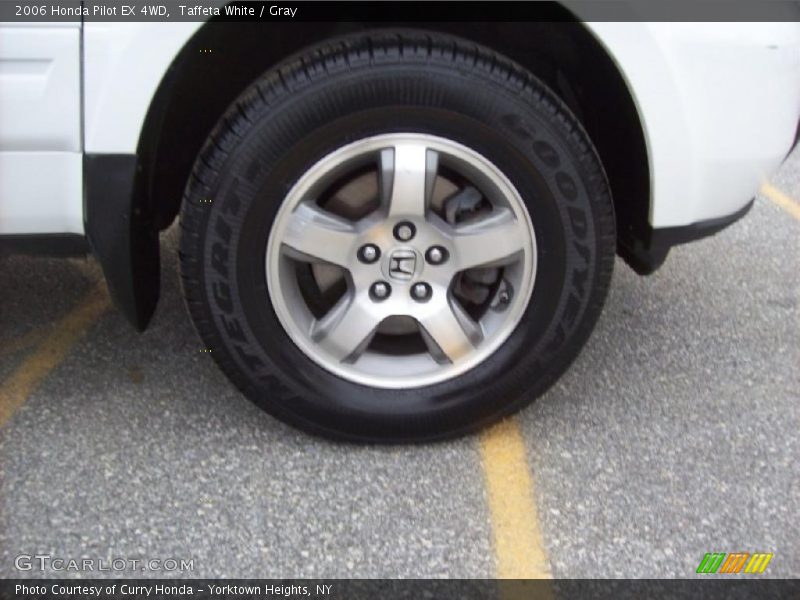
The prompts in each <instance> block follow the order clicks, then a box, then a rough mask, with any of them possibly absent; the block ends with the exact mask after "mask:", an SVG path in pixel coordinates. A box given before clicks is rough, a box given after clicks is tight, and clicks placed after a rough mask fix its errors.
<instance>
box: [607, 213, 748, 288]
mask: <svg viewBox="0 0 800 600" xmlns="http://www.w3.org/2000/svg"><path fill="white" fill-rule="evenodd" d="M754 202H755V198H754V199H753V200H750V202H748V203H747V204H746V205H745V206H743V207H742V208H740V209H739V210H737V211H736V212H735V213H733V214H730V215H725V216H724V217H719V218H716V219H708V220H706V221H698V222H697V223H692V224H691V225H683V226H680V227H664V228H661V229H652V228H650V229H649V231H648V233H647V236H646V239H644V240H636V241H635V242H634V243H633V244H620V246H619V248H618V252H619V255H620V256H621V257H622V258H623V259H624V260H625V262H627V263H628V264H629V265H630V267H631V268H632V269H633V270H634V271H636V272H637V273H638V274H639V275H650V274H651V273H653V272H655V271H656V270H657V269H658V268H659V267H660V266H661V265H662V264H664V261H665V260H666V258H667V254H669V251H670V249H671V248H672V247H673V246H677V245H679V244H686V243H688V242H693V241H695V240H699V239H702V238H705V237H708V236H711V235H714V234H715V233H718V232H719V231H721V230H723V229H725V228H726V227H728V226H729V225H732V224H733V223H735V222H736V221H738V220H739V219H741V218H742V217H743V216H745V215H746V214H747V213H748V212H749V211H750V209H751V208H752V207H753V203H754Z"/></svg>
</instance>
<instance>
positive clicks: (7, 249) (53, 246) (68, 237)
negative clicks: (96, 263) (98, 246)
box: [0, 233, 89, 257]
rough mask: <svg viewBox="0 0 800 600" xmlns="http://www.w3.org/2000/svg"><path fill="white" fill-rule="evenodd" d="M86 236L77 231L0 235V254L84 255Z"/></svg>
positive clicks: (86, 249)
mask: <svg viewBox="0 0 800 600" xmlns="http://www.w3.org/2000/svg"><path fill="white" fill-rule="evenodd" d="M88 253H89V244H88V242H87V241H86V238H85V237H84V236H82V235H80V234H78V233H34V234H29V233H26V234H9V235H0V255H9V254H29V255H34V256H52V257H65V256H85V255H86V254H88Z"/></svg>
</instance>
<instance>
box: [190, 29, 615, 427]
mask: <svg viewBox="0 0 800 600" xmlns="http://www.w3.org/2000/svg"><path fill="white" fill-rule="evenodd" d="M387 132H421V133H431V134H435V135H438V136H442V137H446V138H449V139H453V140H455V141H457V142H459V143H461V144H463V145H465V146H468V147H470V148H473V149H475V150H477V151H478V152H480V153H481V154H482V155H484V156H487V157H489V158H490V159H491V160H492V161H493V163H494V164H495V165H497V166H498V167H500V169H501V170H502V171H503V172H504V174H505V175H506V177H508V179H509V180H510V181H512V182H513V184H514V185H515V187H516V188H517V189H518V190H519V192H520V194H521V195H522V197H523V199H524V201H525V203H526V206H527V208H528V210H529V211H530V213H531V214H532V215H534V218H533V224H534V230H535V234H536V243H537V252H538V255H539V257H540V258H539V268H538V270H537V273H536V279H535V287H534V293H533V298H532V300H531V302H530V304H529V305H528V307H527V309H526V312H525V313H524V315H523V317H522V320H521V322H520V323H519V325H518V326H517V327H516V329H515V330H514V332H513V333H512V334H511V335H510V337H509V338H508V339H507V341H506V342H505V343H504V345H503V346H501V347H500V349H499V350H497V351H496V352H495V353H494V354H492V355H491V356H490V357H489V358H488V359H486V360H485V361H484V362H482V363H480V364H479V365H478V366H477V367H475V368H473V369H472V370H470V371H468V372H466V373H465V374H463V375H461V376H459V377H457V378H455V379H450V380H447V381H444V382H442V383H438V384H435V385H430V386H427V387H421V388H415V389H394V390H393V389H376V388H370V387H366V386H362V385H358V384H355V383H351V382H349V381H346V380H344V379H341V378H339V377H337V376H335V375H333V374H332V373H330V372H328V371H326V370H325V369H323V368H321V367H320V366H318V365H317V364H316V363H315V362H313V361H312V360H310V359H309V358H308V357H307V356H306V355H305V354H304V353H303V352H301V351H300V350H299V349H298V348H297V347H296V346H295V345H294V343H293V342H292V341H291V340H290V338H289V337H288V335H287V334H286V332H285V331H284V329H283V328H282V326H281V323H280V322H279V321H278V319H277V317H276V315H275V313H274V311H273V310H272V308H271V304H270V300H269V296H268V291H267V288H266V281H265V277H264V252H265V247H266V239H267V236H268V233H269V228H270V225H271V223H272V220H273V218H274V216H275V214H276V211H277V210H278V208H279V206H280V203H281V201H282V200H283V197H284V196H285V194H286V193H287V191H288V190H289V189H290V188H291V186H292V185H293V183H294V182H295V181H297V179H298V178H299V177H300V176H301V175H302V174H303V173H304V172H305V171H306V170H307V169H308V168H309V167H310V166H311V165H313V164H314V163H315V162H317V161H318V160H319V159H320V158H321V157H323V156H325V155H327V154H328V153H330V152H331V151H333V150H334V149H336V148H338V147H340V146H342V145H344V144H346V143H349V142H352V141H355V140H358V139H361V138H363V137H368V136H371V135H376V134H379V133H387ZM209 200H210V202H209ZM181 226H182V239H181V246H180V254H181V267H182V276H183V286H184V292H185V297H186V301H187V304H188V307H189V310H190V312H191V315H192V318H193V320H194V323H195V325H196V327H197V330H198V332H199V334H200V336H201V337H202V339H203V342H204V344H205V346H206V347H208V348H211V349H212V354H211V355H212V356H213V357H214V359H215V360H216V361H217V363H218V364H219V365H220V367H221V368H222V369H223V371H224V372H225V373H226V374H227V376H228V377H229V378H230V380H231V381H232V382H233V383H234V384H235V385H236V386H237V387H238V388H239V389H240V390H241V391H242V392H243V393H244V394H245V395H246V396H247V397H249V398H250V399H251V400H253V401H254V402H255V403H256V404H257V405H259V406H260V407H262V408H263V409H264V410H266V411H267V412H269V413H270V414H272V415H274V416H276V417H278V418H279V419H282V420H283V421H285V422H287V423H290V424H292V425H294V426H297V427H299V428H301V429H304V430H306V431H309V432H313V433H317V434H323V435H325V436H330V437H335V438H338V439H348V440H357V441H377V442H409V441H424V440H434V439H441V438H447V437H451V436H456V435H461V434H464V433H466V432H471V431H475V430H477V429H479V428H482V427H484V426H486V425H488V424H490V423H492V422H494V421H497V420H499V419H501V418H503V417H505V416H507V415H510V414H511V413H513V412H515V411H517V410H519V409H520V408H521V407H523V406H525V405H526V404H528V403H529V402H531V401H532V400H533V399H534V398H535V397H537V396H538V395H540V394H542V393H543V392H544V391H545V390H546V389H547V388H548V387H549V386H550V385H551V384H552V383H553V382H554V381H555V380H556V379H557V378H558V377H559V376H560V375H561V374H562V373H563V372H564V371H565V370H566V368H567V367H568V365H569V364H570V363H571V361H572V360H573V359H574V358H575V357H576V356H577V354H578V352H579V351H580V349H581V347H582V346H583V344H584V343H585V342H586V340H587V338H588V336H589V334H590V332H591V330H592V328H593V326H594V324H595V322H596V320H597V317H598V315H599V313H600V310H601V308H602V305H603V302H604V299H605V297H606V293H607V289H608V286H609V283H610V279H611V274H612V269H613V262H614V254H615V224H614V214H613V205H612V202H611V198H610V193H609V188H608V183H607V180H606V177H605V174H604V171H603V168H602V166H601V164H600V160H599V158H598V156H597V153H596V151H595V149H594V148H593V146H592V144H591V142H590V140H589V138H588V136H587V134H586V133H585V131H584V130H583V129H582V128H581V126H580V125H579V124H578V121H577V119H576V118H575V117H574V115H573V114H572V113H571V112H570V111H569V109H568V108H567V107H566V106H565V105H564V104H563V103H562V102H561V101H560V100H559V99H558V98H557V97H556V96H555V95H554V94H553V93H552V92H551V91H550V90H549V89H548V88H547V87H546V86H545V85H544V84H543V83H542V82H540V81H539V80H538V79H536V78H535V77H533V76H532V75H531V74H530V73H528V72H527V71H525V70H523V69H522V68H521V67H519V66H518V65H516V64H515V63H513V62H511V61H509V60H508V59H506V58H504V57H502V56H499V55H497V54H495V53H493V52H492V51H490V50H488V49H486V48H483V47H480V46H477V45H476V44H473V43H471V42H468V41H465V40H461V39H457V38H454V37H450V36H446V35H439V34H430V33H423V32H416V31H407V30H403V31H391V32H385V31H383V32H372V33H365V34H359V35H355V36H350V37H346V38H342V39H338V40H335V41H330V42H328V43H325V44H324V45H320V46H319V47H316V48H313V49H310V50H308V51H307V52H305V53H304V54H303V55H302V56H299V57H295V58H293V59H291V60H289V61H287V62H285V63H283V64H281V65H280V66H278V67H276V68H275V69H273V70H271V71H269V72H268V73H266V74H265V75H264V76H262V77H261V78H260V79H258V80H257V81H256V82H255V83H253V84H252V85H251V86H250V88H249V89H248V90H246V91H245V92H244V93H243V94H242V95H241V96H240V97H239V98H238V99H237V100H236V102H235V103H234V104H233V105H232V106H231V107H230V108H229V109H228V111H227V112H226V114H225V115H224V116H223V117H222V119H221V120H220V121H219V123H218V124H217V126H216V128H215V129H214V131H213V132H212V133H211V135H210V137H209V139H208V141H207V143H206V145H205V147H204V148H203V150H202V152H201V153H200V156H199V157H198V159H197V162H196V164H195V166H194V171H193V174H192V177H191V180H190V182H189V184H188V186H187V189H186V192H185V197H184V201H183V208H182V212H181Z"/></svg>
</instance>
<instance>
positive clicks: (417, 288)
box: [411, 281, 433, 302]
mask: <svg viewBox="0 0 800 600" xmlns="http://www.w3.org/2000/svg"><path fill="white" fill-rule="evenodd" d="M431 294H433V290H432V289H431V286H429V285H428V284H427V283H425V282H424V281H421V282H419V283H415V284H414V285H412V286H411V297H412V298H413V299H414V300H416V301H417V302H427V301H428V300H430V299H431Z"/></svg>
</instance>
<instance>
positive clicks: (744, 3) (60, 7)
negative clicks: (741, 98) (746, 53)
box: [0, 0, 800, 23]
mask: <svg viewBox="0 0 800 600" xmlns="http://www.w3.org/2000/svg"><path fill="white" fill-rule="evenodd" d="M212 19H213V20H217V21H230V22H265V21H276V22H290V21H297V22H322V21H348V22H367V21H368V22H376V23H388V22H392V23H396V22H406V23H414V22H423V21H426V22H431V21H455V22H500V21H537V22H560V21H571V20H575V19H577V20H581V21H708V22H714V21H717V22H724V21H783V22H800V2H798V1H794V0H792V1H790V0H669V1H660V2H659V1H655V0H574V1H571V0H565V1H564V2H550V1H545V0H527V1H525V0H520V1H481V0H475V1H457V0H452V1H441V0H437V1H431V2H417V1H406V2H394V1H385V2H384V1H372V2H370V1H361V2H335V1H326V2H319V1H309V2H304V1H300V2H264V1H261V0H237V1H233V2H226V1H225V0H186V1H181V0H168V1H164V0H162V1H161V2H158V1H144V2H142V1H136V0H123V1H119V0H50V1H41V0H40V1H34V0H19V1H14V0H0V22H19V23H22V22H81V21H84V22H92V21H96V22H104V21H110V22H167V23H169V22H182V21H183V22H186V21H208V20H212Z"/></svg>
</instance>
